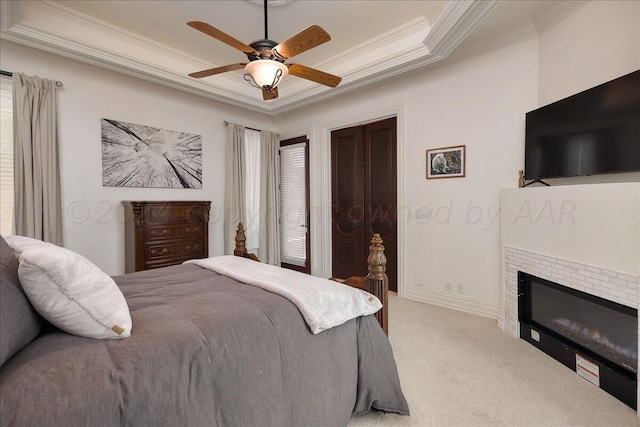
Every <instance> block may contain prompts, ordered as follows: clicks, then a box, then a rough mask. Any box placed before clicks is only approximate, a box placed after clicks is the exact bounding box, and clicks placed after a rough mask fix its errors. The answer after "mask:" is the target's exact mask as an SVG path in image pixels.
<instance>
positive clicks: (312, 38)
mask: <svg viewBox="0 0 640 427" xmlns="http://www.w3.org/2000/svg"><path fill="white" fill-rule="evenodd" d="M329 40H331V36H329V34H328V33H327V32H326V31H325V30H323V29H322V28H320V27H319V26H317V25H312V26H310V27H309V28H307V29H306V30H302V31H301V32H299V33H298V34H296V35H295V36H293V37H291V38H289V39H287V40H285V41H283V42H282V43H280V44H279V45H277V46H276V47H274V48H273V49H272V51H273V50H275V51H277V52H278V55H280V56H282V57H284V58H292V57H294V56H295V55H298V54H300V53H302V52H304V51H306V50H309V49H311V48H313V47H316V46H319V45H321V44H322V43H326V42H328V41H329Z"/></svg>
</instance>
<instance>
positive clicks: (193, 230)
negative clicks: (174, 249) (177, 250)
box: [184, 227, 200, 233]
mask: <svg viewBox="0 0 640 427" xmlns="http://www.w3.org/2000/svg"><path fill="white" fill-rule="evenodd" d="M199 229H200V227H187V228H185V229H184V231H186V232H187V233H195V232H196V231H198V230H199Z"/></svg>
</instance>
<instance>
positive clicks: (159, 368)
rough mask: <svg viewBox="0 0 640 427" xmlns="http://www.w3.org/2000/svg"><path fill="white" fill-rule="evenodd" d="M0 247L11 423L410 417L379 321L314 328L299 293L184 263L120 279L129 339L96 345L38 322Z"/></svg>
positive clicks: (13, 263) (255, 422) (5, 393)
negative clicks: (292, 297) (374, 413)
mask: <svg viewBox="0 0 640 427" xmlns="http://www.w3.org/2000/svg"><path fill="white" fill-rule="evenodd" d="M242 243H243V242H240V245H239V246H238V247H237V248H236V249H237V252H238V255H240V256H246V253H245V254H243V252H244V248H243V247H242ZM0 244H1V245H2V247H1V256H2V263H1V267H2V271H1V274H2V277H1V282H0V286H1V287H0V303H1V305H0V316H1V323H0V343H1V344H2V352H1V354H0V363H2V366H1V367H0V425H2V426H12V425H18V426H22V425H59V426H63V425H64V426H96V425H100V426H116V425H121V426H128V425H135V426H163V425H167V426H169V425H170V426H177V425H180V426H205V425H206V426H302V425H304V426H314V425H322V426H343V425H346V424H347V423H348V421H349V419H350V418H351V416H352V415H354V414H359V413H364V412H367V411H370V410H372V409H373V410H380V411H386V412H392V413H397V414H402V415H408V414H409V408H408V406H407V403H406V400H405V398H404V396H403V394H402V389H401V386H400V382H399V379H398V373H397V367H396V364H395V360H394V358H393V352H392V349H391V346H390V343H389V341H388V339H387V336H386V335H385V332H384V331H383V328H382V327H381V324H380V320H379V318H376V316H375V315H367V316H360V317H356V318H353V319H351V320H348V321H346V322H344V323H342V324H340V325H338V326H334V327H331V328H329V329H326V330H323V331H322V332H319V333H312V332H311V330H310V327H309V324H308V323H307V322H306V319H305V318H304V316H303V315H302V314H301V311H300V310H299V309H298V307H297V306H296V305H295V304H294V303H292V302H291V301H289V300H288V299H286V298H283V297H282V296H280V295H278V294H276V293H273V292H268V291H266V290H264V289H262V288H260V287H257V286H253V285H248V284H244V283H241V282H239V281H238V280H236V279H233V278H231V277H228V276H225V275H221V274H218V273H216V272H214V271H211V270H209V269H206V268H203V267H201V266H199V265H195V264H183V265H177V266H171V267H163V268H158V269H154V270H147V271H142V272H138V273H131V274H126V275H123V276H117V277H113V278H112V279H113V281H114V282H115V283H116V285H117V288H118V289H119V290H120V291H121V293H122V295H123V296H124V299H125V300H126V304H127V306H128V311H129V314H130V318H131V324H132V325H133V326H132V328H131V334H130V336H129V337H128V338H125V339H95V338H86V337H82V336H77V335H73V334H70V333H67V332H63V331H62V330H60V329H58V328H56V327H54V326H53V325H51V324H50V323H49V322H47V321H46V320H44V319H43V318H42V317H40V316H39V314H38V313H37V312H36V310H35V309H34V308H33V306H32V305H31V304H30V303H29V299H28V298H27V297H26V296H25V291H23V290H22V289H21V286H22V287H23V288H25V290H26V289H27V288H26V287H25V286H24V285H21V284H20V281H19V277H18V273H17V271H18V261H17V258H16V254H15V252H14V250H13V249H12V247H10V246H8V245H7V243H6V242H5V239H0ZM22 253H23V254H24V253H25V252H22ZM374 258H375V257H374ZM21 259H22V258H21ZM247 261H248V260H247ZM250 262H252V263H255V261H250ZM256 264H257V263H256ZM21 268H22V267H21ZM374 269H375V267H374ZM371 283H375V279H373V280H372V281H371ZM29 295H31V294H29Z"/></svg>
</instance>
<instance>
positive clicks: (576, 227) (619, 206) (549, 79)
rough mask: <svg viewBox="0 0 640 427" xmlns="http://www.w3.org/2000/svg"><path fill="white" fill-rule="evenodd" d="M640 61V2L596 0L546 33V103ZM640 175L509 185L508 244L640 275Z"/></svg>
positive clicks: (542, 89) (542, 99) (542, 54)
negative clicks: (520, 186) (521, 186)
mask: <svg viewBox="0 0 640 427" xmlns="http://www.w3.org/2000/svg"><path fill="white" fill-rule="evenodd" d="M639 68H640V2H627V1H593V2H590V3H588V4H586V5H585V6H583V7H582V8H580V9H578V10H577V11H576V12H575V13H574V14H572V15H571V16H569V17H568V18H566V19H565V20H564V21H562V22H560V23H559V24H558V25H556V26H555V27H553V28H551V29H550V30H549V31H547V32H546V33H544V34H542V35H541V36H540V37H539V59H538V69H539V82H538V87H539V89H538V93H539V106H542V105H546V104H548V103H550V102H554V101H556V100H558V99H562V98H564V97H566V96H570V95H572V94H575V93H578V92H581V91H583V90H586V89H589V88H591V87H593V86H596V85H598V84H601V83H604V82H607V81H609V80H612V79H615V78H617V77H620V76H622V75H625V74H628V73H630V72H633V71H635V70H638V69H639ZM624 181H627V183H625V182H624ZM638 181H640V172H634V173H626V174H611V175H595V176H591V177H575V178H562V179H554V180H547V182H549V183H551V184H552V185H553V187H549V188H547V187H545V188H537V189H532V188H525V189H517V190H507V191H505V192H504V195H503V203H504V205H503V212H502V213H503V217H502V228H503V244H505V245H507V246H513V247H516V248H519V249H525V250H530V251H533V252H537V253H540V254H549V255H551V256H555V257H557V258H563V259H569V260H575V261H577V262H581V263H584V264H588V265H593V266H599V267H602V268H606V269H610V270H614V271H619V272H625V273H627V274H630V275H636V276H637V275H638V274H639V273H640V230H639V228H640V225H639V215H640V214H639V209H638V204H639V203H640V202H639V201H638V188H639V187H638V184H633V183H629V182H638ZM616 182H617V183H616ZM566 184H582V185H575V186H574V185H571V186H567V185H566ZM572 206H573V207H574V209H575V211H574V212H572V213H570V214H567V215H564V216H563V215H562V212H565V211H566V210H567V209H571V208H572ZM529 208H530V214H531V218H532V222H531V223H529V222H528V219H527V218H526V216H527V215H529V213H528V212H527V209H529ZM540 214H541V215H540Z"/></svg>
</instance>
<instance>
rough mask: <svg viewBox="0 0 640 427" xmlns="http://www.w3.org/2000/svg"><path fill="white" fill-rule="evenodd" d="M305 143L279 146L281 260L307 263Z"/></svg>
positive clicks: (290, 262) (291, 262)
mask: <svg viewBox="0 0 640 427" xmlns="http://www.w3.org/2000/svg"><path fill="white" fill-rule="evenodd" d="M306 145H307V144H306V143H300V144H293V145H287V146H284V147H280V261H281V262H283V263H288V264H293V265H298V266H301V267H304V266H305V263H306V258H307V251H306V239H307V234H306V231H307V226H306V224H307V212H306V180H305V169H306V165H305V148H306Z"/></svg>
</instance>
